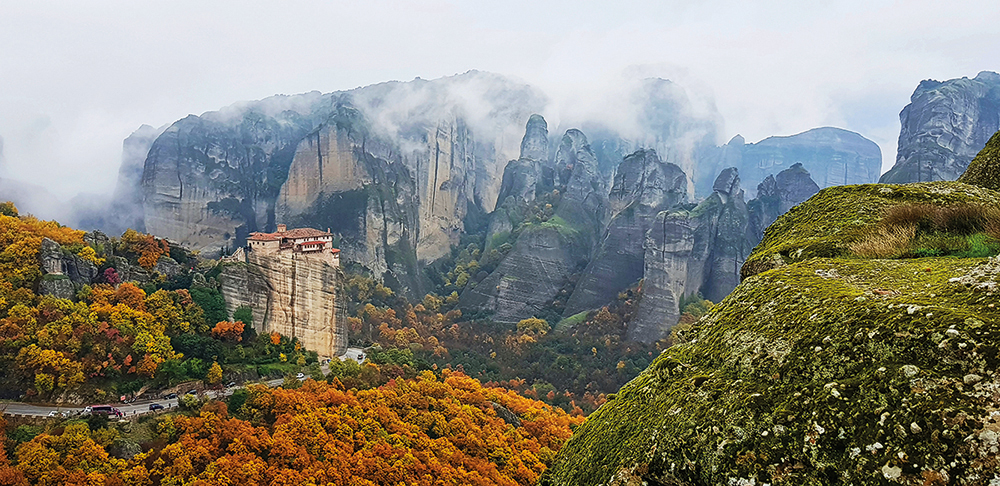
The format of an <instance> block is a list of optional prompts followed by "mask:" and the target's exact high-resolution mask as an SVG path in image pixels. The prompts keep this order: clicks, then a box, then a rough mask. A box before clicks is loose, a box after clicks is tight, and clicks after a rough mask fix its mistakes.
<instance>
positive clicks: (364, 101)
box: [143, 72, 545, 293]
mask: <svg viewBox="0 0 1000 486" xmlns="http://www.w3.org/2000/svg"><path fill="white" fill-rule="evenodd" d="M544 102H545V101H544V98H543V97H542V96H541V95H540V94H539V93H538V92H537V91H535V90H534V89H533V88H531V87H529V86H526V85H523V84H519V83H517V82H514V81H511V80H509V79H506V78H503V77H501V76H496V75H491V74H488V73H478V72H469V73H466V74H463V75H459V76H453V77H450V78H442V79H439V80H435V81H424V80H420V79H417V80H414V81H412V82H409V83H399V82H390V83H382V84H378V85H372V86H368V87H364V88H359V89H355V90H351V91H346V92H337V93H331V94H319V93H308V94H304V95H297V96H291V97H273V98H268V99H266V100H263V101H260V102H251V103H243V104H239V105H234V106H232V107H229V108H226V109H224V110H223V111H221V112H212V113H206V114H204V115H202V116H201V117H194V116H191V117H188V118H186V119H184V120H181V121H179V122H177V123H175V124H174V125H173V126H172V127H170V128H169V129H167V131H166V132H165V133H164V134H163V135H161V136H160V137H159V138H158V139H157V141H156V142H155V143H154V145H153V147H152V149H151V150H150V152H149V157H148V159H147V162H146V167H145V171H144V176H143V187H144V190H145V210H146V216H147V217H146V223H147V230H149V231H150V232H152V233H155V234H158V235H163V236H166V237H169V238H171V239H172V240H175V241H179V242H181V243H182V244H185V245H189V246H192V247H194V248H198V249H202V250H210V251H211V250H218V249H219V248H221V247H226V246H228V247H232V246H238V245H240V244H242V242H243V239H244V238H245V237H246V235H247V234H248V233H249V232H252V231H258V230H261V231H271V230H273V229H274V226H275V224H276V223H278V222H284V223H288V224H293V225H295V224H298V225H308V226H313V227H317V228H331V230H332V231H333V232H334V233H336V234H337V235H338V237H339V239H340V240H341V242H340V244H341V246H342V247H343V249H344V257H345V258H346V259H347V260H350V261H353V262H357V263H361V264H363V265H364V266H366V267H367V268H368V269H369V270H371V271H372V272H373V273H374V274H375V275H376V276H378V277H386V278H390V280H395V281H398V282H400V284H401V285H402V286H403V287H405V289H409V290H411V291H412V292H414V293H419V287H420V283H419V277H420V272H419V270H418V269H417V266H418V262H419V261H431V260H434V259H437V258H439V257H441V256H444V255H445V254H447V253H448V252H449V251H450V248H451V246H452V245H454V244H457V243H458V240H459V237H460V235H461V234H462V233H463V231H465V221H466V219H467V216H469V214H470V213H472V214H474V215H477V216H478V215H481V214H484V213H486V212H489V211H492V210H493V206H494V204H495V202H496V199H497V195H498V193H499V191H500V177H499V176H500V172H501V169H502V162H503V161H506V160H509V159H511V158H512V157H513V156H514V155H516V153H517V149H518V146H517V141H518V135H519V132H520V129H519V128H518V127H519V125H520V124H521V123H523V120H525V119H527V117H528V115H529V114H530V111H529V110H536V109H541V107H542V106H543V105H544Z"/></svg>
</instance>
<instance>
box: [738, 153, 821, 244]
mask: <svg viewBox="0 0 1000 486" xmlns="http://www.w3.org/2000/svg"><path fill="white" fill-rule="evenodd" d="M817 192H819V186H817V185H816V183H815V182H813V180H812V177H810V174H809V171H807V170H805V168H803V167H802V164H795V165H793V166H791V167H789V168H787V169H785V170H783V171H781V172H779V173H778V176H777V177H774V176H771V175H768V176H767V178H766V179H764V181H763V182H761V183H760V184H759V185H757V197H755V198H754V199H751V200H750V201H748V202H747V211H748V212H749V222H748V227H747V241H749V242H750V245H751V246H756V245H757V243H759V242H760V239H761V237H763V236H764V230H765V229H766V228H767V227H768V226H771V223H773V222H774V221H775V220H776V219H778V216H781V215H782V214H785V213H787V212H788V210H789V209H791V208H792V207H793V206H795V205H797V204H799V203H802V202H804V201H805V200H807V199H809V198H810V197H812V195H813V194H816V193H817Z"/></svg>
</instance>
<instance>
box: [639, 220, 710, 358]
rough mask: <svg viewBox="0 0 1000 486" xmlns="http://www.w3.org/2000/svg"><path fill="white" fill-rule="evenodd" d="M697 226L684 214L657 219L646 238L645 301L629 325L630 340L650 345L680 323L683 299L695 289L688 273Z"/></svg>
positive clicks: (640, 303)
mask: <svg viewBox="0 0 1000 486" xmlns="http://www.w3.org/2000/svg"><path fill="white" fill-rule="evenodd" d="M694 224H695V223H694V222H693V221H692V220H691V217H690V215H688V214H687V213H685V212H680V213H670V212H667V211H661V212H660V213H659V214H657V215H656V218H655V220H654V221H653V223H652V225H651V228H650V229H649V231H648V232H647V233H646V235H645V237H646V241H645V245H644V247H645V254H644V257H643V283H642V300H640V301H639V308H638V309H637V310H636V315H635V318H633V320H632V322H630V323H629V327H628V334H627V337H628V339H630V340H633V341H641V342H647V343H649V342H654V341H657V340H660V339H663V338H665V337H667V336H668V335H669V332H670V329H671V328H672V327H673V326H674V325H675V324H677V320H678V319H680V308H679V303H680V298H681V297H683V296H685V295H686V294H687V293H688V289H690V288H691V287H692V286H691V285H689V282H688V273H689V266H690V265H691V255H692V252H693V250H694V240H695V238H694V227H693V225H694ZM692 283H694V282H692Z"/></svg>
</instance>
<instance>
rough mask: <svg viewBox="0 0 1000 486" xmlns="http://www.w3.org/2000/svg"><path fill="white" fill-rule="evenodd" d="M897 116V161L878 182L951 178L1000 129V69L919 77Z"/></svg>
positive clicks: (965, 166)
mask: <svg viewBox="0 0 1000 486" xmlns="http://www.w3.org/2000/svg"><path fill="white" fill-rule="evenodd" d="M899 121H900V124H901V125H902V127H901V129H900V132H899V145H898V149H897V152H896V164H895V165H893V167H892V169H890V170H889V171H888V172H886V173H885V174H883V175H882V177H881V178H880V179H879V182H883V183H887V184H903V183H907V182H928V181H942V180H947V181H953V180H956V179H958V177H959V176H960V175H962V173H963V172H965V169H966V168H967V167H968V166H969V162H970V161H971V160H972V158H973V157H975V156H976V154H977V153H978V152H979V151H980V149H982V148H983V146H984V145H985V144H986V142H987V140H989V138H990V137H991V136H992V135H993V134H994V133H995V132H996V131H997V130H1000V74H997V73H995V72H990V71H983V72H981V73H979V74H978V75H977V76H976V77H975V78H972V79H969V78H966V77H963V78H959V79H949V80H947V81H935V80H930V79H928V80H924V81H921V82H920V84H919V85H918V86H917V88H916V89H915V90H914V91H913V95H912V96H910V103H909V104H908V105H906V107H904V108H903V111H901V112H900V113H899Z"/></svg>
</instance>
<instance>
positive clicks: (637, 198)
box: [564, 150, 688, 316]
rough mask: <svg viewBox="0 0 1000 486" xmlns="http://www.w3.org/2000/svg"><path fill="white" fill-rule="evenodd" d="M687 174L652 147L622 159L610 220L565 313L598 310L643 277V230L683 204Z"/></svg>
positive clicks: (611, 202)
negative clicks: (672, 208) (661, 156)
mask: <svg viewBox="0 0 1000 486" xmlns="http://www.w3.org/2000/svg"><path fill="white" fill-rule="evenodd" d="M687 188H688V184H687V176H686V175H685V174H684V171H682V170H681V168H680V167H678V166H676V165H674V164H669V163H666V162H663V161H661V160H660V158H659V157H658V156H657V154H656V152H655V151H653V150H640V151H637V152H635V153H633V154H631V155H629V156H627V157H625V159H624V160H622V162H621V164H620V165H619V167H618V170H617V171H616V173H615V177H614V182H613V185H612V187H611V191H610V194H609V196H608V199H609V202H608V206H609V209H610V211H611V212H612V216H611V220H610V222H609V223H608V225H607V228H606V229H605V230H604V232H603V237H602V239H601V241H600V246H599V248H598V250H597V253H596V254H595V256H594V258H593V259H592V260H591V261H590V264H588V265H587V268H586V270H584V272H583V276H582V277H581V278H580V281H579V283H578V284H577V285H576V287H575V289H574V291H573V294H572V295H571V296H570V298H569V300H568V301H567V303H566V310H565V312H564V315H566V316H571V315H573V314H576V313H577V312H581V311H584V310H589V309H594V308H598V307H600V306H602V305H604V304H606V303H607V302H608V301H609V300H610V299H612V298H613V297H614V296H616V295H617V294H618V292H621V291H622V290H624V289H625V288H627V287H628V286H630V285H632V284H634V283H635V282H636V281H638V280H639V279H641V278H643V274H644V264H643V259H644V253H645V250H644V243H645V240H646V232H647V231H648V230H649V228H650V227H651V226H652V221H653V218H654V217H655V216H656V213H658V212H659V211H662V210H665V209H667V208H670V207H672V206H674V205H676V204H679V203H681V202H684V201H685V200H686V198H687Z"/></svg>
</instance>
